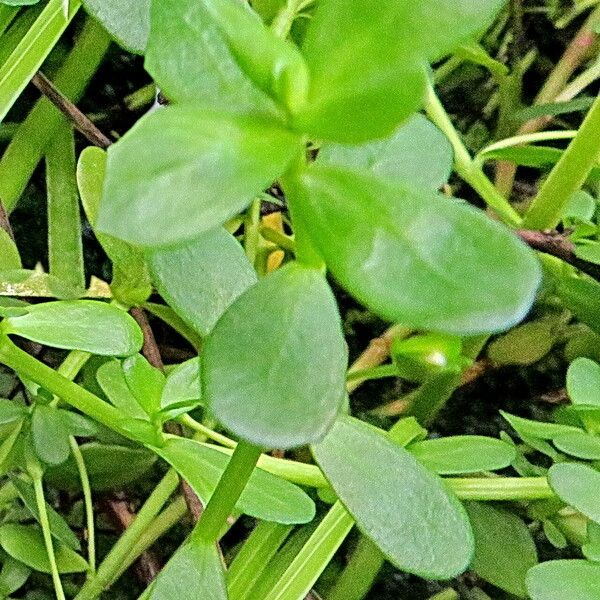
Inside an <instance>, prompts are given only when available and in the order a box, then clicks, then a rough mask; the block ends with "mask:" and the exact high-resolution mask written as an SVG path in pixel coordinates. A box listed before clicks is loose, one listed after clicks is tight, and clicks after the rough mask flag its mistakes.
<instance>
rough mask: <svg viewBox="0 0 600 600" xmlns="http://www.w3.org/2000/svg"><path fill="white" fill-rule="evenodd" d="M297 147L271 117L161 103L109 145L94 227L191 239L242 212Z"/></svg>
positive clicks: (137, 238)
mask: <svg viewBox="0 0 600 600" xmlns="http://www.w3.org/2000/svg"><path fill="white" fill-rule="evenodd" d="M159 4H160V3H159ZM299 150H300V141H299V139H298V137H297V136H296V135H294V134H292V133H290V132H289V131H287V130H285V129H283V128H282V127H280V126H278V125H276V124H274V123H273V122H269V121H266V120H260V119H257V118H256V117H234V116H232V115H229V116H227V117H224V116H220V115H216V114H211V113H208V112H207V111H206V110H202V109H200V108H192V107H189V106H186V107H178V106H171V107H167V108H163V109H161V110H158V111H156V112H154V113H152V114H150V115H148V116H146V117H144V118H142V119H141V120H140V121H139V122H138V123H137V124H136V125H135V127H133V129H131V131H129V132H128V133H127V134H126V135H125V136H124V137H123V138H122V139H121V140H120V141H119V142H117V143H116V144H114V145H113V146H111V147H110V149H109V151H108V170H107V177H106V181H105V185H104V195H103V199H102V203H101V205H100V213H99V215H98V222H97V228H98V230H99V231H101V232H104V233H108V234H110V235H113V236H115V237H117V238H120V239H123V240H126V241H129V242H132V243H134V244H139V245H141V246H166V245H170V244H176V243H180V242H183V241H185V240H188V239H191V238H193V237H196V236H198V234H200V233H202V232H204V231H208V230H210V229H214V228H215V227H217V226H219V225H222V224H223V223H224V222H225V221H226V220H227V219H229V218H230V217H232V216H234V215H235V214H237V213H238V212H240V211H241V210H242V209H243V208H244V207H245V206H247V205H248V204H249V203H250V201H251V200H252V199H253V198H254V196H256V195H257V194H258V193H260V192H262V191H263V190H264V189H265V188H267V187H268V186H269V185H270V184H271V183H272V182H273V181H274V180H275V179H276V178H277V177H279V176H280V175H281V174H282V173H283V172H284V171H285V169H286V167H287V165H288V164H289V163H290V161H291V160H292V158H293V157H294V156H295V155H296V154H297V153H298V152H299Z"/></svg>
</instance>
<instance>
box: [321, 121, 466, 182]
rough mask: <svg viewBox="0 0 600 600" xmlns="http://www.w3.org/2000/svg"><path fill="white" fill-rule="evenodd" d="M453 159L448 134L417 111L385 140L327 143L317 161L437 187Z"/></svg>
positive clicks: (386, 177) (447, 172)
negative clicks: (355, 143) (361, 142)
mask: <svg viewBox="0 0 600 600" xmlns="http://www.w3.org/2000/svg"><path fill="white" fill-rule="evenodd" d="M453 159H454V156H453V152H452V146H451V145H450V142H449V141H448V138H447V137H446V136H445V135H444V134H443V133H442V132H441V131H440V130H439V129H438V128H437V127H436V126H435V125H434V124H433V123H431V121H429V120H427V119H426V118H425V117H424V116H423V115H413V116H412V117H411V118H410V119H409V120H408V121H406V122H405V123H404V124H403V125H402V126H401V127H399V128H398V129H397V130H396V131H395V132H394V133H392V135H391V136H389V137H387V138H385V139H383V140H376V141H374V142H367V143H365V144H360V145H350V144H335V143H326V144H324V145H323V147H322V148H321V150H320V151H319V156H318V159H317V162H318V163H319V164H326V165H332V166H336V167H342V168H349V169H356V170H359V171H370V172H371V173H373V174H374V175H376V176H377V177H378V178H380V179H386V180H390V181H396V180H401V181H411V182H412V183H413V184H414V185H415V186H419V187H424V188H431V189H434V190H437V189H439V188H440V187H441V186H442V185H443V184H445V183H446V182H447V181H448V178H449V177H450V173H451V172H452V162H453Z"/></svg>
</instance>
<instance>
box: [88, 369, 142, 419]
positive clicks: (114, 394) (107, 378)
mask: <svg viewBox="0 0 600 600" xmlns="http://www.w3.org/2000/svg"><path fill="white" fill-rule="evenodd" d="M96 379H97V380H98V384H99V385H100V388H101V389H102V391H103V392H104V394H105V395H106V397H107V398H108V399H109V400H110V401H111V402H112V404H113V405H114V406H116V407H117V408H118V409H119V410H120V411H121V412H122V413H123V414H124V415H127V416H128V417H131V418H134V419H147V418H148V415H147V414H146V412H145V411H144V409H143V408H142V407H141V406H140V404H139V402H138V401H137V399H136V397H135V396H134V395H133V393H132V392H131V390H130V389H129V386H128V385H127V381H126V380H125V373H123V368H122V367H121V363H119V362H118V361H116V360H110V361H108V362H106V363H104V364H103V365H102V366H101V367H100V368H99V369H98V371H97V372H96Z"/></svg>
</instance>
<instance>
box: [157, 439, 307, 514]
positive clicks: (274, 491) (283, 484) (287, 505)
mask: <svg viewBox="0 0 600 600" xmlns="http://www.w3.org/2000/svg"><path fill="white" fill-rule="evenodd" d="M153 450H154V451H155V452H156V453H157V454H158V455H159V456H161V457H162V458H163V459H164V460H166V461H167V462H168V463H169V464H170V465H171V466H172V467H174V468H175V470H176V471H178V472H179V473H180V474H181V476H182V477H183V478H184V479H185V480H186V481H187V482H188V483H189V484H190V486H191V487H192V489H193V490H194V491H195V492H196V494H198V497H199V498H200V500H201V501H202V503H203V504H204V505H206V504H207V503H208V501H209V500H210V497H211V496H212V494H213V492H214V490H215V488H216V487H217V483H218V482H219V479H220V478H221V475H222V474H223V472H224V471H225V468H226V467H227V463H228V462H229V459H230V457H229V456H227V455H226V454H223V453H222V452H219V451H218V450H214V449H212V448H208V447H206V446H203V445H202V444H200V443H198V442H196V441H194V440H190V439H185V438H180V437H173V438H171V439H169V440H168V441H167V443H166V444H165V445H164V446H162V447H161V448H153ZM236 508H237V509H239V510H240V511H241V512H243V513H245V514H248V515H250V516H252V517H255V518H257V519H262V520H264V521H275V522H277V523H284V524H293V523H308V522H309V521H311V520H312V519H313V518H314V516H315V504H314V502H313V501H312V500H311V499H310V497H309V496H308V495H307V494H306V493H305V492H304V491H302V489H300V488H299V487H298V486H296V485H294V484H293V483H289V482H288V481H285V480H284V479H280V478H279V477H276V476H275V475H271V473H267V472H266V471H263V470H262V469H260V468H256V469H255V470H254V472H253V473H252V475H251V477H250V480H249V481H248V485H247V486H246V488H245V489H244V491H243V492H242V495H241V496H240V499H239V500H238V502H237V505H236Z"/></svg>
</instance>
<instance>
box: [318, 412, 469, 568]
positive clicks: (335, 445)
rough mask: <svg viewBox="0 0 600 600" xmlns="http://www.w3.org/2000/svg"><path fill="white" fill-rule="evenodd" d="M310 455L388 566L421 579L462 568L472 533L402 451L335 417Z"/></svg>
mask: <svg viewBox="0 0 600 600" xmlns="http://www.w3.org/2000/svg"><path fill="white" fill-rule="evenodd" d="M313 452H314V455H315V458H316V459H317V462H318V463H319V466H320V467H321V469H322V470H323V472H324V473H325V476H326V477H327V479H328V480H329V482H330V483H331V485H332V487H333V488H334V490H335V492H336V493H337V494H338V496H339V498H340V500H341V501H342V502H343V503H344V505H345V507H346V508H347V509H348V511H349V512H350V514H351V515H352V516H353V518H354V519H355V520H356V523H357V525H358V526H359V528H360V529H361V530H362V532H363V533H364V534H365V535H367V536H368V537H369V538H371V540H372V541H373V542H374V543H375V544H376V545H377V546H378V547H379V549H380V550H381V551H382V552H383V553H384V554H385V555H386V557H387V558H388V560H390V562H392V564H394V565H395V566H396V567H398V568H399V569H401V570H403V571H408V572H409V573H414V574H416V575H419V576H421V577H426V578H428V579H449V578H451V577H455V576H456V575H458V574H459V573H462V572H463V571H464V570H465V569H466V568H467V567H468V565H469V563H470V562H471V559H472V556H473V534H472V532H471V527H470V525H469V521H468V518H467V515H466V513H465V511H464V509H463V507H462V506H461V504H460V502H459V501H458V500H457V499H456V497H455V496H453V495H452V493H451V492H449V491H448V489H447V488H446V487H445V485H444V484H443V482H442V481H441V480H440V479H438V478H437V477H436V476H435V475H433V474H432V473H430V472H429V471H427V470H426V469H425V468H424V467H423V466H421V465H420V464H419V463H418V462H417V460H416V459H415V458H414V457H413V456H412V455H411V454H410V453H409V452H408V451H407V450H405V449H404V448H402V447H400V446H399V445H397V444H395V443H393V442H392V441H390V440H389V439H387V438H386V437H385V436H384V435H382V434H380V433H378V432H377V431H375V430H374V429H373V428H371V427H370V426H369V425H367V424H365V423H362V422H360V421H357V420H355V419H351V418H349V417H341V418H340V419H338V421H336V423H335V425H334V426H333V428H332V429H331V431H330V432H329V434H328V435H327V436H326V437H325V439H324V440H323V441H322V442H321V443H320V444H317V445H315V446H313ZM382 469H385V477H383V476H382Z"/></svg>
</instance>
